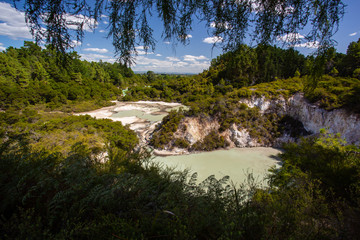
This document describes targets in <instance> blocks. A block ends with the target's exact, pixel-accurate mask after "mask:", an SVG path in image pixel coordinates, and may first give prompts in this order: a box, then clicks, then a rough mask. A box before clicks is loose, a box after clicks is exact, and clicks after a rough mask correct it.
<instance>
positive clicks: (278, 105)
mask: <svg viewBox="0 0 360 240" xmlns="http://www.w3.org/2000/svg"><path fill="white" fill-rule="evenodd" d="M240 102H241V103H245V104H247V105H248V106H249V107H258V108H259V109H260V110H261V111H262V112H267V111H272V112H276V113H277V114H282V115H284V114H287V115H289V116H291V117H293V118H294V119H296V120H298V121H300V122H302V124H303V125H304V128H305V129H306V130H307V131H309V132H311V133H319V131H320V129H321V128H326V129H327V131H328V132H329V133H333V134H337V133H339V134H340V135H341V136H342V137H343V138H344V139H345V140H346V141H347V143H349V144H360V116H359V115H356V114H350V113H348V112H347V111H346V110H344V109H335V110H332V111H327V110H325V109H322V108H319V107H318V106H317V105H316V104H312V103H310V102H309V101H307V100H306V99H305V97H304V95H303V93H296V94H295V95H293V96H291V97H290V98H289V99H286V100H285V99H284V98H283V97H279V98H278V99H275V100H269V99H266V98H265V97H252V98H250V99H243V100H241V101H240Z"/></svg>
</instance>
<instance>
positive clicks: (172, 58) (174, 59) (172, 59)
mask: <svg viewBox="0 0 360 240" xmlns="http://www.w3.org/2000/svg"><path fill="white" fill-rule="evenodd" d="M166 59H167V60H169V61H171V62H180V59H178V58H177V57H166Z"/></svg>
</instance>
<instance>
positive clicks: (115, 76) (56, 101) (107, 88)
mask: <svg viewBox="0 0 360 240" xmlns="http://www.w3.org/2000/svg"><path fill="white" fill-rule="evenodd" d="M61 57H62V55H61V53H59V52H57V51H56V50H54V49H53V47H52V46H47V47H46V49H41V48H40V47H39V46H37V45H36V44H34V43H32V42H25V43H24V47H21V48H18V49H15V48H12V47H10V48H8V49H7V50H6V51H5V52H1V53H0V75H1V76H0V109H7V108H9V107H17V108H23V107H26V106H28V105H35V104H44V105H46V107H47V108H49V109H60V108H62V106H63V105H66V104H69V105H73V106H75V105H77V106H79V105H81V104H83V106H82V108H78V109H76V107H70V108H72V109H74V110H77V111H79V110H80V111H83V110H84V106H85V103H81V104H79V102H83V101H88V102H90V101H93V103H91V104H90V105H89V107H90V108H93V107H94V106H106V105H107V103H105V102H106V101H108V100H111V99H112V100H114V99H116V96H118V95H120V93H121V92H120V90H119V89H118V87H116V86H122V87H124V86H126V84H128V83H132V81H133V80H130V79H129V77H133V73H132V71H131V69H128V68H126V67H125V66H124V65H121V64H119V63H114V64H109V63H94V62H92V63H89V62H86V61H81V60H80V56H79V55H77V53H76V52H72V53H67V54H66V58H67V62H66V65H61V64H59V62H60V60H59V58H61ZM92 105H94V106H92Z"/></svg>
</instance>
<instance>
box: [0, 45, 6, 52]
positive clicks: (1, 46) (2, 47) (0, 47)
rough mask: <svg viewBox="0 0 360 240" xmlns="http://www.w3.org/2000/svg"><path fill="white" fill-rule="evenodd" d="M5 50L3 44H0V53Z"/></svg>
mask: <svg viewBox="0 0 360 240" xmlns="http://www.w3.org/2000/svg"><path fill="white" fill-rule="evenodd" d="M5 50H6V47H4V44H3V43H0V51H5Z"/></svg>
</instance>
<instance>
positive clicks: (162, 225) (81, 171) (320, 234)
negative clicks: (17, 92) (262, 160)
mask: <svg viewBox="0 0 360 240" xmlns="http://www.w3.org/2000/svg"><path fill="white" fill-rule="evenodd" d="M339 144H340V142H339V141H338V140H335V141H334V139H333V138H320V139H311V140H304V141H303V142H302V143H301V144H300V145H295V144H293V145H291V146H290V147H288V148H287V150H286V152H285V153H284V154H283V155H282V158H283V161H284V165H283V166H282V167H281V168H280V169H279V170H274V171H273V174H272V175H271V176H270V180H271V181H270V185H269V187H267V188H259V186H257V185H256V184H255V183H254V181H253V179H252V177H251V175H249V178H248V182H247V183H244V184H243V185H241V186H240V187H235V186H230V185H228V184H227V182H228V178H227V177H224V178H223V179H219V180H217V179H215V178H214V176H210V177H209V178H207V179H206V180H205V181H204V182H202V183H200V184H197V183H196V174H194V175H192V176H189V175H188V174H187V173H186V172H174V171H171V170H169V169H167V170H161V169H160V168H159V167H158V166H156V165H154V164H151V162H149V160H148V157H149V156H148V155H147V154H144V153H141V152H135V154H132V155H129V156H127V157H126V158H121V157H120V156H119V155H117V156H116V157H115V159H113V160H115V161H114V164H115V166H116V169H117V170H116V171H114V170H113V168H111V167H110V168H109V167H107V166H108V165H107V164H102V163H99V161H98V160H97V159H96V157H95V156H91V155H89V154H88V153H87V151H84V150H85V149H86V147H85V146H83V145H81V144H80V145H76V146H74V147H73V150H72V152H71V153H69V154H67V157H64V156H62V155H61V154H59V153H53V154H49V153H48V152H47V151H40V152H39V151H35V152H34V151H32V150H31V148H29V147H28V145H27V143H26V140H25V139H23V138H22V137H21V136H18V137H17V138H12V139H10V140H6V141H5V142H3V143H2V144H1V145H0V159H1V160H0V165H1V167H0V186H1V187H0V194H1V196H2V201H1V203H0V215H1V220H0V222H1V223H0V232H1V238H2V239H23V238H29V239H34V238H35V239H50V238H51V239H69V238H70V239H74V238H85V239H118V238H126V239H150V238H160V237H161V238H168V239H263V238H269V237H271V238H272V239H284V238H290V239H304V238H306V239H319V238H321V239H353V238H354V237H356V236H358V235H356V234H357V233H358V232H357V231H358V228H356V225H353V224H356V222H351V220H350V221H349V220H348V219H347V218H346V217H342V216H343V214H346V216H349V214H356V213H357V210H356V208H355V207H351V206H350V205H348V204H346V203H343V202H341V201H339V200H340V199H339V198H337V197H336V196H337V195H335V196H334V195H332V196H333V197H331V198H329V197H328V196H329V195H328V194H326V193H327V190H326V189H328V187H330V188H332V189H334V191H335V192H336V193H337V194H340V196H345V197H346V198H347V200H349V201H350V202H352V204H353V206H357V204H358V201H356V200H357V199H358V195H353V194H352V195H349V193H351V192H353V193H354V191H352V188H351V187H352V186H358V177H357V176H358V175H356V174H358V170H359V169H358V166H359V162H358V160H359V159H358V158H359V155H358V153H357V154H356V152H354V151H350V152H349V151H348V150H350V148H349V147H344V146H342V145H341V144H340V145H339ZM303 147H305V148H304V149H303ZM321 149H322V150H324V149H325V152H323V151H322V150H321ZM353 150H355V149H353ZM339 157H340V158H339ZM344 157H345V158H344ZM116 158H118V159H116ZM317 160H320V162H319V163H317V162H316V161H317ZM325 160H326V161H325ZM310 161H311V162H310ZM339 161H340V162H339ZM343 164H344V165H343ZM319 166H324V167H325V168H320V167H319ZM334 170H336V171H334ZM337 170H340V171H339V172H338V171H337ZM353 170H356V171H353ZM334 174H335V175H334ZM354 174H355V175H354ZM339 177H340V178H339ZM334 179H336V180H337V179H339V180H340V181H339V182H337V181H328V180H334ZM332 184H334V185H332ZM337 187H341V188H343V189H346V190H347V191H345V192H341V191H337ZM339 190H340V189H339ZM354 204H355V205H354ZM342 209H344V210H342ZM350 216H352V215H350Z"/></svg>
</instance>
